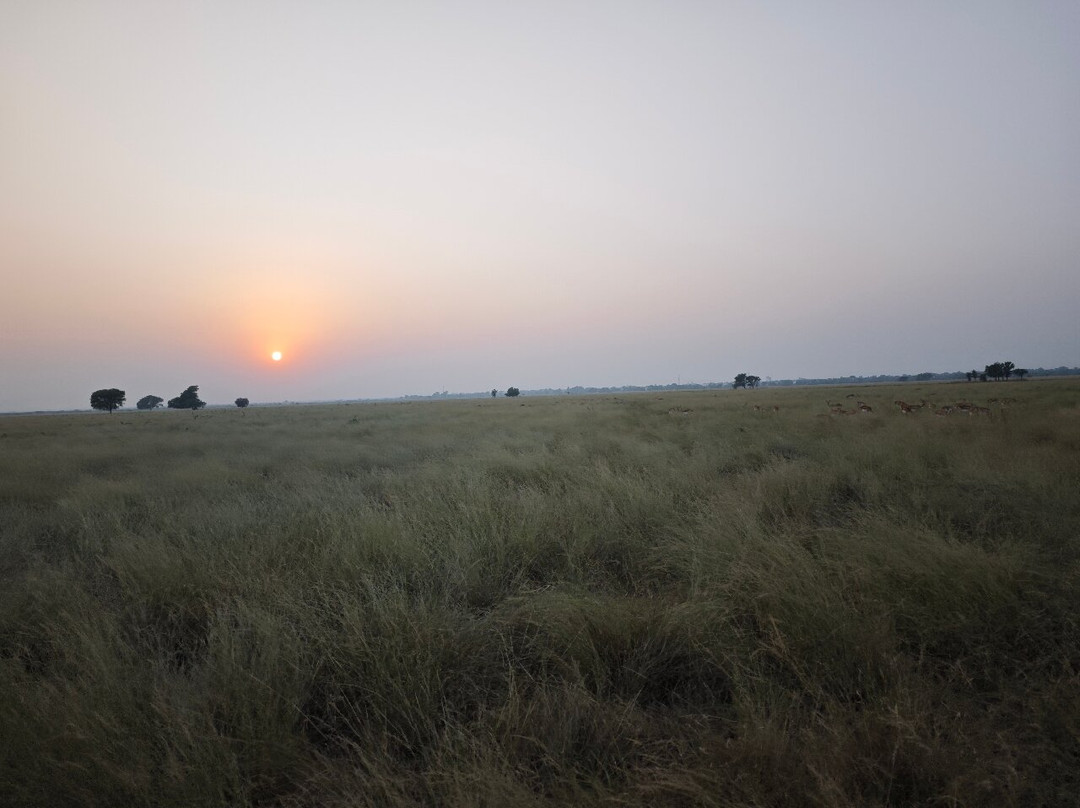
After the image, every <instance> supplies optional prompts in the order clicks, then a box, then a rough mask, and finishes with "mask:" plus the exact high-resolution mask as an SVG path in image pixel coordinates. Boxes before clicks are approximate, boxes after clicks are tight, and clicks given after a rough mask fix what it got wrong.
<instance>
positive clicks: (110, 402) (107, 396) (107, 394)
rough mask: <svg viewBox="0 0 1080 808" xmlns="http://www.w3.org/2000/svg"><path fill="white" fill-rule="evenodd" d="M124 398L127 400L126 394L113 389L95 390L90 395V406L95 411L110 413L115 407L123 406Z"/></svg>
mask: <svg viewBox="0 0 1080 808" xmlns="http://www.w3.org/2000/svg"><path fill="white" fill-rule="evenodd" d="M125 398H127V393H125V392H124V391H123V390H117V389H116V388H115V387H109V388H107V389H103V390H95V391H94V392H92V393H91V394H90V406H91V407H93V408H94V409H95V410H108V411H109V412H110V413H111V412H112V411H113V410H115V409H116V408H117V407H122V406H124V399H125Z"/></svg>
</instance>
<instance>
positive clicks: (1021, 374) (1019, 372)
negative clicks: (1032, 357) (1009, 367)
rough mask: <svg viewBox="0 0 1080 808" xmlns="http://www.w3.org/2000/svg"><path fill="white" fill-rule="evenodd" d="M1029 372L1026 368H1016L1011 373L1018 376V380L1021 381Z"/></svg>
mask: <svg viewBox="0 0 1080 808" xmlns="http://www.w3.org/2000/svg"><path fill="white" fill-rule="evenodd" d="M1029 372H1030V371H1029V370H1028V369H1027V368H1017V369H1016V370H1014V371H1013V373H1015V374H1016V375H1017V376H1019V377H1020V381H1023V380H1024V377H1025V376H1027V375H1028V373H1029Z"/></svg>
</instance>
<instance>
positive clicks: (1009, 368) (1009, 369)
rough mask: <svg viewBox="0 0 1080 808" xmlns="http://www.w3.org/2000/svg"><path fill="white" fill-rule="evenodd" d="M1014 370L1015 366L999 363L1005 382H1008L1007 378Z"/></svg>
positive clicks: (1010, 363) (1008, 363) (1009, 363)
mask: <svg viewBox="0 0 1080 808" xmlns="http://www.w3.org/2000/svg"><path fill="white" fill-rule="evenodd" d="M1014 370H1016V365H1014V364H1013V363H1012V362H1002V363H1001V372H1002V373H1003V374H1004V375H1005V381H1008V380H1009V377H1010V376H1012V375H1013V371H1014Z"/></svg>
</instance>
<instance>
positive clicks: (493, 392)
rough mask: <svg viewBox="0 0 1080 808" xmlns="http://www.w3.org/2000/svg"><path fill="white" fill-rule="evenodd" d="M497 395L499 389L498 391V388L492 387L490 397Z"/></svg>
mask: <svg viewBox="0 0 1080 808" xmlns="http://www.w3.org/2000/svg"><path fill="white" fill-rule="evenodd" d="M498 395H499V391H498V390H494V389H493V390H492V391H491V397H492V398H496V397H497V396H498Z"/></svg>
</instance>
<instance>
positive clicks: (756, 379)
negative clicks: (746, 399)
mask: <svg viewBox="0 0 1080 808" xmlns="http://www.w3.org/2000/svg"><path fill="white" fill-rule="evenodd" d="M759 384H761V377H760V376H747V377H746V386H747V387H749V388H750V389H751V390H753V389H754V388H755V387H757V386H758V385H759Z"/></svg>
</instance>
